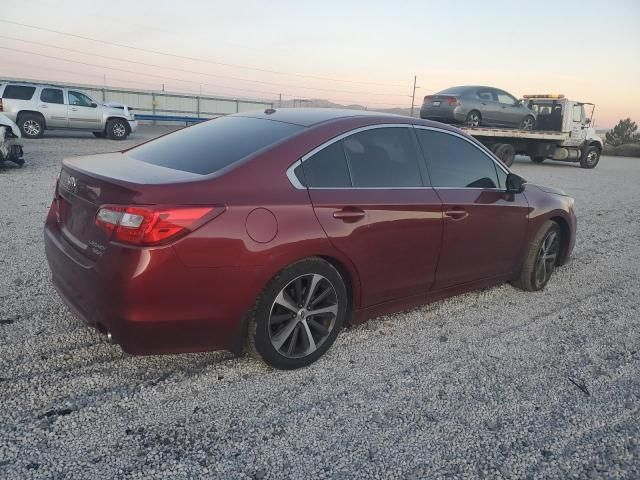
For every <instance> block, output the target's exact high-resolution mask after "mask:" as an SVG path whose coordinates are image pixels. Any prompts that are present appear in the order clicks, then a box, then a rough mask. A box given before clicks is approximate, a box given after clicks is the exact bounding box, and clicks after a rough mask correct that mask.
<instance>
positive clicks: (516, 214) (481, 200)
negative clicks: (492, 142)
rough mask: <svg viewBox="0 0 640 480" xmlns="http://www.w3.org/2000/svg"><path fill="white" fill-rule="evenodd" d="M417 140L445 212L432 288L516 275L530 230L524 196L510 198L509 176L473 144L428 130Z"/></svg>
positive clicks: (419, 132)
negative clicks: (521, 252) (507, 192)
mask: <svg viewBox="0 0 640 480" xmlns="http://www.w3.org/2000/svg"><path fill="white" fill-rule="evenodd" d="M416 135H417V136H418V141H419V144H420V146H421V148H422V150H423V152H424V155H425V157H426V158H427V165H428V167H429V175H430V177H431V182H432V184H433V187H434V189H435V191H436V192H437V193H438V196H439V197H440V199H441V200H442V204H443V211H444V232H443V244H442V252H441V255H440V262H439V264H438V272H437V274H436V282H435V286H434V289H443V288H447V287H451V286H454V285H460V284H464V283H467V282H472V281H476V280H481V279H484V278H490V277H495V276H501V275H505V274H509V273H512V272H513V271H514V269H515V268H516V267H517V262H518V260H519V253H520V249H521V247H522V242H523V240H524V236H525V233H526V229H527V223H528V220H527V218H528V211H529V206H528V202H527V200H526V198H525V196H524V195H523V194H521V193H519V194H515V195H506V193H505V180H506V176H507V171H506V170H503V169H502V167H501V166H499V165H498V164H497V162H495V161H494V160H493V159H492V158H491V157H489V155H488V154H487V153H485V152H484V150H482V149H481V148H480V147H479V146H477V145H476V144H475V143H474V142H472V141H470V140H468V139H466V138H465V137H463V136H461V135H458V134H455V133H453V132H448V131H442V130H437V129H431V128H426V127H424V128H423V127H416Z"/></svg>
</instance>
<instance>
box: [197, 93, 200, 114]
mask: <svg viewBox="0 0 640 480" xmlns="http://www.w3.org/2000/svg"><path fill="white" fill-rule="evenodd" d="M196 108H197V109H198V111H197V113H198V118H200V97H196Z"/></svg>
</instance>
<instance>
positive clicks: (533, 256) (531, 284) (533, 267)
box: [512, 220, 561, 292]
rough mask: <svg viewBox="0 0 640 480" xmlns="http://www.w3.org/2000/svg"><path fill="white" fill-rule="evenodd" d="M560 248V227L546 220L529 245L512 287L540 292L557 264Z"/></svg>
mask: <svg viewBox="0 0 640 480" xmlns="http://www.w3.org/2000/svg"><path fill="white" fill-rule="evenodd" d="M560 247H561V232H560V227H559V226H558V224H557V223H556V222H554V221H552V220H547V221H546V222H544V223H543V224H542V226H541V227H540V230H538V233H536V235H535V236H534V237H533V239H532V240H531V243H529V246H528V247H527V252H526V255H525V258H524V263H523V264H522V270H521V272H520V276H519V277H518V278H517V279H516V280H514V281H513V282H512V283H513V285H514V286H516V287H518V288H521V289H523V290H526V291H529V292H537V291H538V290H542V289H543V288H544V287H545V285H546V284H547V283H548V282H549V279H550V278H551V274H552V273H553V271H554V270H555V267H556V265H557V263H558V260H559V258H560Z"/></svg>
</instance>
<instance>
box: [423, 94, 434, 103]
mask: <svg viewBox="0 0 640 480" xmlns="http://www.w3.org/2000/svg"><path fill="white" fill-rule="evenodd" d="M432 98H433V95H427V96H426V97H424V102H428V101H429V100H431V99H432Z"/></svg>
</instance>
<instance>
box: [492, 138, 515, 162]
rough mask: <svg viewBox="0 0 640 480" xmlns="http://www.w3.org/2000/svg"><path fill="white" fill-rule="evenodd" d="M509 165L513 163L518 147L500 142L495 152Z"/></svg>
mask: <svg viewBox="0 0 640 480" xmlns="http://www.w3.org/2000/svg"><path fill="white" fill-rule="evenodd" d="M493 153H494V154H495V156H496V157H498V158H499V159H500V161H501V162H502V163H504V164H505V165H506V166H507V167H510V166H511V165H513V159H514V158H515V156H516V149H515V147H514V146H513V145H510V144H508V143H500V144H498V146H497V147H496V149H495V151H494V152H493Z"/></svg>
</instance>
